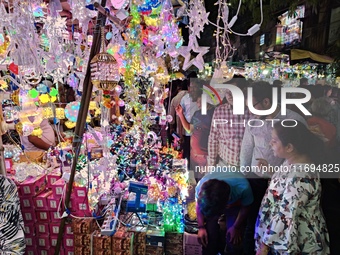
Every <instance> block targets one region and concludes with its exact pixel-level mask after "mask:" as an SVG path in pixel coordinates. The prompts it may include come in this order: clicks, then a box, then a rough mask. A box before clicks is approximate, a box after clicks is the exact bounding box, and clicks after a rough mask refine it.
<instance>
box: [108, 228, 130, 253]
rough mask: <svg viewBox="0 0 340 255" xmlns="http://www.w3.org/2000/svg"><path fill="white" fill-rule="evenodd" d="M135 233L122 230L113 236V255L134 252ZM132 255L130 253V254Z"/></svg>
mask: <svg viewBox="0 0 340 255" xmlns="http://www.w3.org/2000/svg"><path fill="white" fill-rule="evenodd" d="M133 240H134V233H133V232H127V231H126V229H124V228H122V229H119V230H118V231H117V232H116V233H115V234H114V235H113V236H112V240H111V241H112V251H113V254H115V253H116V252H117V254H120V253H122V252H125V251H129V252H131V255H132V251H133V243H134V241H133ZM129 255H130V253H129Z"/></svg>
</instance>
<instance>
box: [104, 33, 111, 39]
mask: <svg viewBox="0 0 340 255" xmlns="http://www.w3.org/2000/svg"><path fill="white" fill-rule="evenodd" d="M105 37H106V40H110V39H111V38H112V33H111V32H108V33H106V36H105Z"/></svg>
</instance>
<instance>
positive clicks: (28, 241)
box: [25, 235, 35, 247]
mask: <svg viewBox="0 0 340 255" xmlns="http://www.w3.org/2000/svg"><path fill="white" fill-rule="evenodd" d="M25 243H26V246H27V247H28V246H29V247H35V236H33V235H25Z"/></svg>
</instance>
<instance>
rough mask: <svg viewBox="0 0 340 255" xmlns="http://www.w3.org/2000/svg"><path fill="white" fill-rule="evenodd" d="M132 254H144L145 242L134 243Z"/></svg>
mask: <svg viewBox="0 0 340 255" xmlns="http://www.w3.org/2000/svg"><path fill="white" fill-rule="evenodd" d="M133 255H146V244H145V243H144V244H140V243H139V244H136V243H135V244H134V246H133Z"/></svg>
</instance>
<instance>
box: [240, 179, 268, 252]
mask: <svg viewBox="0 0 340 255" xmlns="http://www.w3.org/2000/svg"><path fill="white" fill-rule="evenodd" d="M251 177H253V178H251ZM247 179H248V182H249V184H250V187H251V189H252V191H253V196H254V202H253V203H252V205H251V207H250V211H249V214H248V220H247V226H246V230H245V234H244V242H243V243H244V246H243V247H244V254H245V255H255V253H256V252H255V239H254V234H255V224H256V219H257V216H258V215H259V209H260V206H261V202H262V199H263V197H264V195H265V193H266V190H267V188H268V179H263V178H259V177H255V176H251V175H250V176H249V177H248V176H247Z"/></svg>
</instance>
